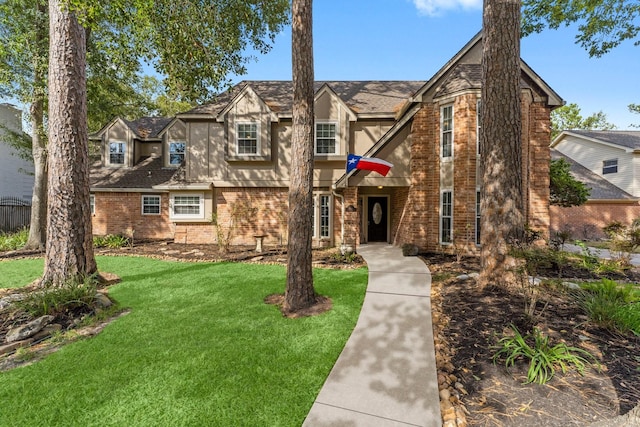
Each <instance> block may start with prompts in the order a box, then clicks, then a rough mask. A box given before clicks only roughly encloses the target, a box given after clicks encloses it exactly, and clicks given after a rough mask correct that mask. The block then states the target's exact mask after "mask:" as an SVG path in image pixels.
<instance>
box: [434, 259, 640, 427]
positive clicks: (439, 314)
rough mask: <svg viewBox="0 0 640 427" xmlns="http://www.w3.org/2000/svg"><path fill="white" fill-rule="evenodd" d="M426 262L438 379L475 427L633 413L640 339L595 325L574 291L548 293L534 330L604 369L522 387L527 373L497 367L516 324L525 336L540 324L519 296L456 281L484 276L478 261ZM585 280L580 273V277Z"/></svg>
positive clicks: (577, 421)
mask: <svg viewBox="0 0 640 427" xmlns="http://www.w3.org/2000/svg"><path fill="white" fill-rule="evenodd" d="M423 259H424V260H425V262H426V263H427V264H428V266H429V269H430V270H431V272H432V274H433V276H434V283H433V287H432V311H433V321H434V335H435V336H436V349H437V350H436V353H437V355H438V354H439V356H437V360H438V362H439V363H438V372H439V381H440V382H441V383H442V382H446V383H447V384H448V385H450V389H451V390H452V393H451V394H452V397H451V401H452V402H453V404H454V406H456V405H457V407H458V408H460V407H461V408H462V409H463V412H465V413H466V414H465V415H466V422H467V423H468V425H470V426H519V427H520V426H522V427H527V426H532V427H533V426H536V427H537V426H559V425H571V426H584V425H588V424H589V423H591V422H594V421H597V420H603V419H610V418H613V417H615V416H617V415H619V414H624V413H627V412H628V411H630V410H631V409H632V408H633V407H635V406H636V405H637V404H638V402H640V368H639V366H640V351H639V350H638V349H640V337H637V336H633V335H630V336H626V335H620V334H617V333H612V332H610V331H607V330H605V329H602V328H599V327H597V326H595V325H593V324H592V323H590V322H589V321H588V319H587V317H586V316H585V314H584V313H583V312H582V311H581V310H580V308H579V307H578V306H577V304H576V303H575V301H574V299H573V297H572V296H571V295H570V294H569V292H568V291H566V290H565V289H564V288H562V287H558V288H555V289H553V288H552V289H549V290H548V291H547V292H545V298H544V300H543V301H541V302H539V303H538V308H542V305H543V304H544V303H545V302H546V301H548V305H547V307H546V309H545V310H544V312H543V313H542V315H541V316H540V317H539V319H538V321H537V323H536V325H535V326H536V327H538V328H539V329H541V330H542V331H543V332H544V333H545V334H547V335H549V336H550V337H551V341H552V343H557V342H565V343H566V344H567V345H568V346H575V347H580V348H584V349H585V350H587V351H589V352H590V353H591V354H592V355H594V356H595V357H596V358H597V359H598V362H599V364H600V369H597V368H589V369H588V370H587V371H586V372H585V373H584V376H581V375H580V374H578V373H577V372H574V371H570V372H568V373H567V374H562V373H557V374H556V376H555V377H554V378H553V379H552V380H551V381H550V382H549V383H547V385H538V384H527V385H523V383H524V382H526V367H524V366H519V365H516V367H515V368H510V369H509V370H507V369H506V368H505V367H504V364H500V363H498V364H493V363H492V357H493V355H494V354H495V352H496V348H495V345H496V343H497V342H498V340H499V339H500V338H501V337H502V336H504V335H505V333H507V334H508V333H509V332H510V327H511V325H512V324H513V325H515V326H517V327H518V329H519V330H520V331H521V332H522V333H523V334H524V332H527V331H530V330H531V328H532V326H534V325H532V324H531V322H530V321H528V320H527V319H526V317H525V316H524V300H523V297H522V295H521V293H520V292H519V290H518V289H505V288H504V287H500V286H494V287H485V288H480V287H478V286H477V285H476V283H475V281H474V280H473V279H471V280H459V279H456V277H457V276H459V275H460V274H463V273H470V272H477V271H479V265H478V260H477V259H475V258H467V259H464V260H463V261H462V262H461V263H457V262H456V260H455V257H449V256H446V255H438V254H430V255H427V256H425V257H423ZM548 273H552V272H548ZM637 273H638V272H637V271H633V272H630V274H629V276H630V278H631V280H635V279H637V277H638V276H637ZM585 275H587V273H585V272H580V273H579V277H584V276H585ZM455 383H458V384H455ZM456 386H457V387H456ZM441 388H442V387H441Z"/></svg>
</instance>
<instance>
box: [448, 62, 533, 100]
mask: <svg viewBox="0 0 640 427" xmlns="http://www.w3.org/2000/svg"><path fill="white" fill-rule="evenodd" d="M520 87H521V88H529V87H531V85H530V84H529V83H528V82H527V79H525V78H524V77H522V78H520ZM480 88H482V65H480V64H457V65H455V66H454V67H453V68H452V69H451V71H450V72H449V74H448V75H447V76H446V77H445V78H444V80H443V81H442V83H441V84H440V86H439V87H438V90H437V91H436V93H435V97H436V98H437V97H440V96H446V95H449V94H453V93H456V92H460V91H462V90H466V89H480Z"/></svg>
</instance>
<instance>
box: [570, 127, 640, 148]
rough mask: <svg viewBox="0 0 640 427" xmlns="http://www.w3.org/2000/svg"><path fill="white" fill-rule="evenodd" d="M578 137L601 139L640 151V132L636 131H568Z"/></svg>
mask: <svg viewBox="0 0 640 427" xmlns="http://www.w3.org/2000/svg"><path fill="white" fill-rule="evenodd" d="M567 132H571V133H573V134H576V135H581V136H584V137H587V138H593V139H599V140H600V141H604V142H608V143H609V144H615V145H619V146H621V147H625V148H631V149H633V150H640V131H638V130H636V131H633V130H567Z"/></svg>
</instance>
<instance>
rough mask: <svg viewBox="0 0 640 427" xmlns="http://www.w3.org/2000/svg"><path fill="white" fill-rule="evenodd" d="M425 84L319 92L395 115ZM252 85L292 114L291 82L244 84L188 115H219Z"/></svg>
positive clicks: (341, 86) (356, 84) (371, 84)
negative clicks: (332, 94)
mask: <svg viewBox="0 0 640 427" xmlns="http://www.w3.org/2000/svg"><path fill="white" fill-rule="evenodd" d="M424 83H425V82H424V81H318V82H315V84H314V90H315V91H316V92H317V91H318V90H320V89H321V88H322V86H324V85H325V84H326V85H327V86H329V88H331V90H333V91H334V92H335V93H336V95H337V96H338V97H339V98H340V99H341V100H342V101H343V102H344V103H345V104H346V105H347V106H349V108H351V109H352V110H353V111H354V112H355V113H360V114H361V113H365V114H366V113H388V114H390V115H393V114H395V113H396V112H397V111H398V110H399V109H400V108H401V107H402V106H403V105H404V103H405V102H406V101H407V100H408V99H409V97H411V96H412V95H413V94H414V93H415V92H416V91H417V90H418V89H420V88H421V87H422V86H423V85H424ZM247 85H249V86H250V87H251V88H252V89H253V90H254V91H255V92H256V94H257V95H258V96H259V97H260V98H261V99H262V100H263V101H264V102H265V104H267V105H268V106H269V108H271V110H273V111H274V112H276V113H290V112H291V109H292V102H293V84H292V82H290V81H243V82H240V83H238V84H237V85H236V86H234V87H233V88H231V89H229V90H228V91H226V92H223V93H222V94H220V95H219V96H218V97H217V98H216V99H215V100H214V101H213V102H211V103H209V104H205V105H201V106H198V107H196V108H194V109H192V110H190V111H188V112H186V113H185V114H212V115H217V114H218V113H220V112H221V111H222V110H224V108H225V107H226V106H227V105H228V104H229V102H230V101H232V100H233V98H234V97H235V96H237V94H238V93H240V92H241V91H242V90H243V89H244V87H245V86H247Z"/></svg>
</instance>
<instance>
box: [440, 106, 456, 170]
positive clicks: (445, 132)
mask: <svg viewBox="0 0 640 427" xmlns="http://www.w3.org/2000/svg"><path fill="white" fill-rule="evenodd" d="M440 140H441V144H442V145H441V147H440V155H441V157H442V158H444V159H446V158H450V157H452V156H453V105H447V106H446V107H442V108H441V109H440Z"/></svg>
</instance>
